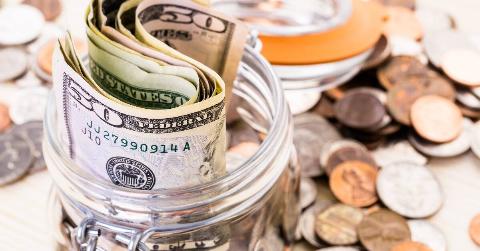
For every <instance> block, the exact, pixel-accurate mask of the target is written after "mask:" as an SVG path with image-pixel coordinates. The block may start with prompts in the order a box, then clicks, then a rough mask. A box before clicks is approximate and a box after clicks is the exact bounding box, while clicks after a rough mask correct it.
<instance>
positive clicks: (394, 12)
mask: <svg viewBox="0 0 480 251" xmlns="http://www.w3.org/2000/svg"><path fill="white" fill-rule="evenodd" d="M386 9H387V16H388V19H387V22H386V23H385V26H384V28H383V32H384V33H385V34H386V35H387V36H388V37H390V36H401V37H406V38H410V39H412V40H420V39H421V38H422V37H423V30H422V24H421V23H420V21H418V19H417V17H416V16H415V13H414V12H413V11H412V10H410V9H408V8H405V7H401V6H389V7H387V8H386Z"/></svg>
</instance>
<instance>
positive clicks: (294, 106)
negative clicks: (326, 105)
mask: <svg viewBox="0 0 480 251" xmlns="http://www.w3.org/2000/svg"><path fill="white" fill-rule="evenodd" d="M285 97H286V99H287V102H288V105H289V107H290V111H291V112H292V114H293V115H297V114H302V113H304V112H306V111H308V110H310V109H312V107H314V106H315V105H316V104H317V103H318V101H320V98H321V97H322V95H321V94H320V92H301V91H286V92H285Z"/></svg>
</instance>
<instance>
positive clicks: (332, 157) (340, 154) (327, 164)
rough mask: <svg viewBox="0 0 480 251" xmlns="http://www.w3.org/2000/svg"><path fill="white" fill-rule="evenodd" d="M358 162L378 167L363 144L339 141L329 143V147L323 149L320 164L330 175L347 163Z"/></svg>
mask: <svg viewBox="0 0 480 251" xmlns="http://www.w3.org/2000/svg"><path fill="white" fill-rule="evenodd" d="M351 160H358V161H362V162H365V163H368V164H370V165H371V166H374V167H376V166H377V165H376V163H375V160H374V159H373V157H372V156H371V154H370V152H369V151H368V150H367V148H365V146H363V145H362V144H360V143H358V142H356V141H353V140H337V141H334V142H329V143H328V146H326V147H324V148H323V149H322V154H321V155H320V164H321V165H322V166H323V168H324V169H325V171H326V172H327V174H328V175H331V173H332V172H333V170H334V169H335V168H336V167H337V166H338V165H339V164H341V163H343V162H345V161H351Z"/></svg>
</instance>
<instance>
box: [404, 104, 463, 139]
mask: <svg viewBox="0 0 480 251" xmlns="http://www.w3.org/2000/svg"><path fill="white" fill-rule="evenodd" d="M439 111H441V112H439ZM410 117H411V120H412V125H413V128H414V129H415V131H416V132H417V133H418V134H419V135H420V136H421V137H422V138H424V139H426V140H429V141H432V142H435V143H445V142H449V141H452V140H454V139H455V138H457V137H458V136H459V135H460V133H461V132H462V129H463V126H462V121H463V116H462V112H461V111H460V109H458V107H457V106H456V105H455V103H453V102H452V101H450V100H448V99H446V98H443V97H440V96H436V95H427V96H423V97H420V98H418V99H417V100H416V101H415V103H413V105H412V108H411V111H410Z"/></svg>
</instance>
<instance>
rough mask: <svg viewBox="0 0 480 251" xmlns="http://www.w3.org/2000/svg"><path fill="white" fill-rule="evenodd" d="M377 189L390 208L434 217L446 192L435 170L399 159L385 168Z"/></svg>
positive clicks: (420, 215)
mask: <svg viewBox="0 0 480 251" xmlns="http://www.w3.org/2000/svg"><path fill="white" fill-rule="evenodd" d="M377 192H378V196H379V197H380V199H381V200H382V201H383V203H384V204H385V205H386V206H387V207H388V208H390V209H391V210H393V211H395V212H396V213H398V214H400V215H402V216H405V217H409V218H425V217H428V216H431V215H433V214H434V213H436V212H437V211H438V210H439V209H440V207H441V206H442V204H443V192H442V189H441V186H440V184H439V183H438V181H437V179H436V178H435V176H434V175H433V173H432V172H431V171H430V170H429V169H428V168H426V167H424V166H421V165H418V164H415V163H409V162H397V163H395V164H391V165H389V166H387V167H385V168H383V169H382V170H381V171H380V172H379V174H378V178H377Z"/></svg>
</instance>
